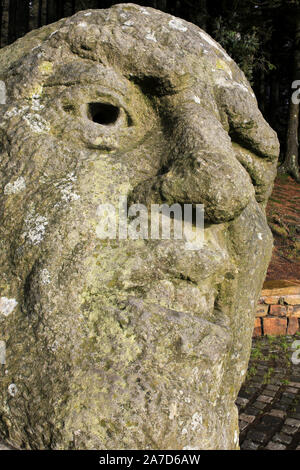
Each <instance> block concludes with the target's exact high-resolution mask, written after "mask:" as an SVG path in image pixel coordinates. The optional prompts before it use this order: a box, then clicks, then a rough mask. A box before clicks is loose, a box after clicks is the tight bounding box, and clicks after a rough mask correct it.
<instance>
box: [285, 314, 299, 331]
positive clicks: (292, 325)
mask: <svg viewBox="0 0 300 470" xmlns="http://www.w3.org/2000/svg"><path fill="white" fill-rule="evenodd" d="M298 330H299V320H298V318H296V317H290V318H289V321H288V328H287V334H288V335H294V334H295V333H297V331H298Z"/></svg>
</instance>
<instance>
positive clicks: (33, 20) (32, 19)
mask: <svg viewBox="0 0 300 470" xmlns="http://www.w3.org/2000/svg"><path fill="white" fill-rule="evenodd" d="M39 6H40V2H39V0H32V1H31V2H30V4H29V31H32V30H33V29H36V28H38V27H39V26H40V25H39Z"/></svg>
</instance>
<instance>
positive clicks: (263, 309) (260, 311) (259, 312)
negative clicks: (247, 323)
mask: <svg viewBox="0 0 300 470" xmlns="http://www.w3.org/2000/svg"><path fill="white" fill-rule="evenodd" d="M268 311H269V305H266V304H259V305H258V306H257V308H256V316H257V317H265V316H266V315H268Z"/></svg>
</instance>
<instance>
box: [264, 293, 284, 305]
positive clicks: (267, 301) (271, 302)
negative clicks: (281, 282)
mask: <svg viewBox="0 0 300 470" xmlns="http://www.w3.org/2000/svg"><path fill="white" fill-rule="evenodd" d="M280 299H281V297H280V296H279V295H276V296H274V295H271V296H268V297H263V300H264V303H265V304H267V305H274V304H278V302H279V300H280Z"/></svg>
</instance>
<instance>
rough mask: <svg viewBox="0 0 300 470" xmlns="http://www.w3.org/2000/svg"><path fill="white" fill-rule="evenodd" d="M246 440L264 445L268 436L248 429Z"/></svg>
mask: <svg viewBox="0 0 300 470" xmlns="http://www.w3.org/2000/svg"><path fill="white" fill-rule="evenodd" d="M247 438H248V439H251V440H252V441H254V442H259V443H260V444H265V442H266V441H267V439H268V435H267V434H266V433H265V432H263V431H257V430H256V429H250V430H249V431H248V433H247Z"/></svg>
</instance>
